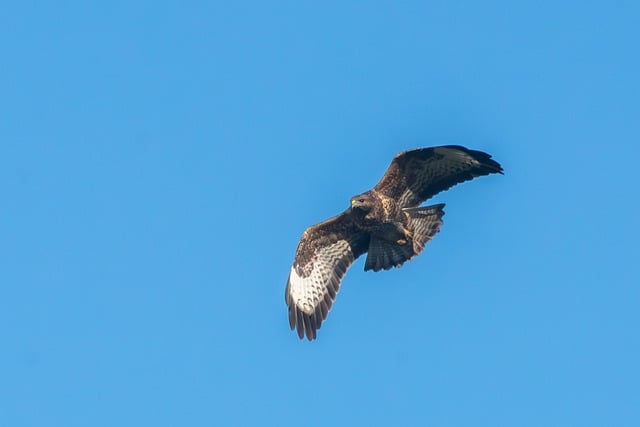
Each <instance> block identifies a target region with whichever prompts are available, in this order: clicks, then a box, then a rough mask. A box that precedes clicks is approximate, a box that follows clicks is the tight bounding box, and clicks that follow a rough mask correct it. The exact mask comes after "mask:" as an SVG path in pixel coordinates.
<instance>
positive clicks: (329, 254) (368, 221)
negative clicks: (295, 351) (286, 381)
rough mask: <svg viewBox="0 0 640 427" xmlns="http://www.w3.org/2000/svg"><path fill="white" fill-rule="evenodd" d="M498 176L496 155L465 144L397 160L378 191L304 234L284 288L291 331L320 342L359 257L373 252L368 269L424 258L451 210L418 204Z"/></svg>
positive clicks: (408, 153)
mask: <svg viewBox="0 0 640 427" xmlns="http://www.w3.org/2000/svg"><path fill="white" fill-rule="evenodd" d="M491 173H502V167H501V166H500V165H499V164H498V163H497V162H496V161H494V160H492V159H491V156H490V155H488V154H486V153H483V152H481V151H475V150H469V149H467V148H464V147H461V146H453V145H450V146H442V147H431V148H419V149H416V150H410V151H405V152H403V153H400V154H398V155H397V156H396V157H395V158H394V159H393V160H392V162H391V165H390V166H389V168H388V169H387V171H386V172H385V174H384V176H383V177H382V179H381V180H380V182H378V184H376V186H375V187H373V188H372V189H371V190H369V191H367V192H366V193H363V194H360V195H358V196H355V197H353V198H352V199H351V206H350V207H349V208H348V209H347V210H345V211H344V212H342V213H341V214H339V215H337V216H335V217H333V218H331V219H328V220H326V221H324V222H322V223H320V224H316V225H314V226H312V227H309V228H308V229H307V230H305V232H304V233H303V234H302V238H301V239H300V243H299V244H298V249H297V250H296V255H295V259H294V261H293V266H292V267H291V271H290V273H289V280H288V281H287V287H286V290H285V300H286V303H287V306H288V307H289V325H290V326H291V329H296V330H297V332H298V336H299V337H300V338H304V336H305V335H306V336H307V338H308V339H309V340H313V339H315V338H316V333H317V330H318V329H320V326H321V324H322V322H323V321H324V320H325V319H326V318H327V313H328V312H329V310H330V309H331V306H332V304H333V302H334V301H335V298H336V294H337V293H338V290H339V287H340V282H341V280H342V277H343V276H344V274H345V273H346V271H347V269H348V268H349V267H350V266H351V264H352V263H353V262H354V261H355V259H356V258H358V257H359V256H360V255H362V254H364V253H368V255H367V259H366V261H365V266H364V269H365V270H373V271H379V270H382V269H384V270H388V269H390V268H392V267H400V266H401V265H402V264H403V263H404V262H406V261H408V260H410V259H411V258H413V257H415V256H416V255H418V254H420V252H421V251H422V250H423V249H424V245H425V244H426V243H427V242H428V241H429V240H431V239H432V238H433V236H434V235H435V234H436V233H437V232H438V231H439V230H440V226H441V225H442V216H443V215H444V211H443V208H444V204H438V205H433V206H426V207H418V206H419V205H420V204H421V203H422V202H424V201H425V200H427V199H429V198H431V197H433V196H434V195H436V194H437V193H439V192H441V191H444V190H446V189H448V188H450V187H452V186H454V185H456V184H458V183H461V182H464V181H468V180H470V179H473V178H475V177H477V176H483V175H488V174H491Z"/></svg>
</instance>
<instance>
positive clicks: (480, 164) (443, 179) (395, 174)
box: [373, 145, 503, 208]
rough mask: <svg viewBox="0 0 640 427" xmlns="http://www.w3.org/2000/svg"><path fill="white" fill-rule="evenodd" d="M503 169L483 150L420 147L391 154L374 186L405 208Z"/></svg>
mask: <svg viewBox="0 0 640 427" xmlns="http://www.w3.org/2000/svg"><path fill="white" fill-rule="evenodd" d="M502 172H503V171H502V167H501V166H500V164H499V163H498V162H496V161H495V160H492V159H491V156H490V155H489V154H487V153H483V152H482V151H475V150H469V149H467V148H465V147H461V146H459V145H445V146H442V147H431V148H419V149H416V150H409V151H405V152H403V153H400V154H398V155H397V156H396V157H394V159H393V160H392V161H391V165H390V166H389V168H388V169H387V171H386V172H385V174H384V176H383V177H382V179H381V180H380V182H378V184H376V186H375V187H374V188H373V189H374V190H375V191H378V192H380V193H382V194H384V195H386V196H389V197H392V198H394V199H396V200H397V201H398V203H399V205H400V206H401V207H404V208H406V207H413V206H418V205H419V204H420V203H422V202H424V201H425V200H427V199H429V198H431V197H433V196H435V195H436V194H438V193H439V192H441V191H444V190H447V189H449V188H451V187H453V186H454V185H456V184H459V183H461V182H464V181H468V180H470V179H473V178H475V177H478V176H483V175H489V174H491V173H502Z"/></svg>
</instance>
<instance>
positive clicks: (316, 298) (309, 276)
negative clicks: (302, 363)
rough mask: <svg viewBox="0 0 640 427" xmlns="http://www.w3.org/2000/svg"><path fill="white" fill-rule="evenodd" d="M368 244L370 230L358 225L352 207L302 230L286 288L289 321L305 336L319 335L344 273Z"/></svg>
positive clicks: (300, 334)
mask: <svg viewBox="0 0 640 427" xmlns="http://www.w3.org/2000/svg"><path fill="white" fill-rule="evenodd" d="M368 245H369V237H368V234H366V233H365V232H363V231H361V230H359V229H358V228H356V227H355V225H354V224H353V222H352V221H351V218H350V216H349V211H345V212H343V213H342V214H340V215H338V216H335V217H333V218H331V219H329V220H327V221H325V222H322V223H320V224H317V225H314V226H312V227H309V228H308V229H307V230H306V231H305V232H304V233H303V234H302V238H301V239H300V243H299V244H298V249H297V250H296V256H295V259H294V261H293V266H292V267H291V272H290V273H289V280H288V281H287V288H286V290H285V301H286V303H287V306H288V307H289V325H290V326H291V329H292V330H293V329H297V331H298V336H299V337H300V338H301V339H302V338H304V336H305V334H306V336H307V339H309V341H311V340H313V339H315V338H316V331H317V330H318V329H320V325H321V323H322V322H323V321H324V320H325V319H326V318H327V313H328V312H329V310H330V309H331V305H332V304H333V302H334V301H335V299H336V294H337V293H338V289H339V288H340V281H341V280H342V277H343V276H344V274H345V273H346V271H347V269H348V268H349V267H350V266H351V264H352V263H353V261H354V260H355V259H356V258H358V257H359V256H360V255H362V254H363V253H364V252H366V250H367V247H368Z"/></svg>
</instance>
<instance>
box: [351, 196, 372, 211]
mask: <svg viewBox="0 0 640 427" xmlns="http://www.w3.org/2000/svg"><path fill="white" fill-rule="evenodd" d="M351 209H352V210H353V209H357V210H359V211H362V212H369V211H370V210H371V209H373V197H371V195H370V194H367V193H363V194H360V195H358V196H354V197H352V198H351Z"/></svg>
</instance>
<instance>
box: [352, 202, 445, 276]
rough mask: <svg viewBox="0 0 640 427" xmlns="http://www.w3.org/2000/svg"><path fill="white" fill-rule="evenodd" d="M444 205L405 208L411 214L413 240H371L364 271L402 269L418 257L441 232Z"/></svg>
mask: <svg viewBox="0 0 640 427" xmlns="http://www.w3.org/2000/svg"><path fill="white" fill-rule="evenodd" d="M443 208H444V204H439V205H433V206H425V207H422V208H405V209H404V211H405V212H407V213H408V214H409V218H410V219H411V221H410V229H411V232H412V233H413V239H412V240H410V241H408V242H406V243H404V244H402V245H401V244H398V243H395V242H390V241H388V240H382V239H377V238H373V237H372V238H371V240H370V242H369V250H368V251H367V252H368V254H367V260H366V261H365V264H364V270H365V271H368V270H373V271H380V270H389V269H390V268H391V267H400V266H401V265H402V264H404V263H405V261H408V260H410V259H411V258H413V257H414V256H416V255H418V254H419V253H420V252H422V250H423V249H424V245H425V244H426V243H427V242H428V241H429V240H431V239H432V238H433V236H435V235H436V233H437V232H438V231H440V226H441V225H442V216H443V215H444V211H443V210H442V209H443Z"/></svg>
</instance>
